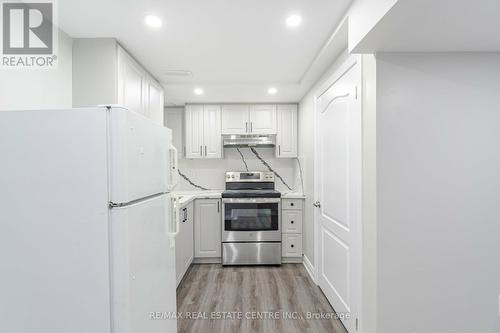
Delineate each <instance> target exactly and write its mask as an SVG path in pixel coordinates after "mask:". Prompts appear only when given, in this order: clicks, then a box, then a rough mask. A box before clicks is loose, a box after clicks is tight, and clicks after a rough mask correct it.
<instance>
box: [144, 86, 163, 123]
mask: <svg viewBox="0 0 500 333" xmlns="http://www.w3.org/2000/svg"><path fill="white" fill-rule="evenodd" d="M146 93H147V96H146V97H147V98H146V112H145V114H146V116H147V117H149V118H151V119H153V120H154V121H155V122H157V123H158V124H160V125H163V89H162V87H161V86H160V85H159V84H157V83H156V82H154V81H153V79H152V78H148V81H147V91H146Z"/></svg>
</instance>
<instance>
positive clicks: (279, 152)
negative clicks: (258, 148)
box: [278, 145, 281, 156]
mask: <svg viewBox="0 0 500 333" xmlns="http://www.w3.org/2000/svg"><path fill="white" fill-rule="evenodd" d="M278 156H281V145H278Z"/></svg>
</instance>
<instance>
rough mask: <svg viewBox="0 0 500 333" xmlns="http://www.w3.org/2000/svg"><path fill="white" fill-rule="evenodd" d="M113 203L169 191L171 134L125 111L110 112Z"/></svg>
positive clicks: (133, 113)
mask: <svg viewBox="0 0 500 333" xmlns="http://www.w3.org/2000/svg"><path fill="white" fill-rule="evenodd" d="M108 122H109V126H108V127H109V136H110V139H109V151H110V161H109V169H110V183H111V184H110V187H111V188H110V192H111V195H110V197H111V198H110V201H112V202H114V203H126V202H130V201H133V200H137V199H140V198H144V197H147V196H150V195H153V194H157V193H164V192H167V191H168V187H167V169H168V167H169V164H170V162H169V156H170V152H169V150H170V149H171V142H170V141H171V139H170V135H169V130H168V129H167V128H166V127H163V126H161V125H159V124H157V123H155V122H153V121H151V119H148V118H146V117H144V116H142V115H140V114H138V113H135V112H132V111H129V110H127V109H122V108H112V109H111V111H110V112H109V120H108Z"/></svg>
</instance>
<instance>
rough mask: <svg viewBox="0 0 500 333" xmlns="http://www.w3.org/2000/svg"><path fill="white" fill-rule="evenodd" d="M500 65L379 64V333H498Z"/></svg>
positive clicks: (448, 59) (423, 60)
mask: <svg viewBox="0 0 500 333" xmlns="http://www.w3.org/2000/svg"><path fill="white" fill-rule="evenodd" d="M499 92H500V54H498V53H497V54H493V53H492V54H449V53H448V54H379V55H377V234H378V247H377V255H378V263H377V271H378V272H377V281H378V282H377V286H378V287H377V298H378V301H377V311H378V319H379V320H378V322H377V326H378V329H377V332H379V333H400V332H457V333H468V332H481V333H497V332H498V330H499V328H500V317H499V315H498V309H499V304H498V302H499V300H498V297H499V296H498V295H500V264H499V263H500V261H499V260H500V241H499V235H500V194H499V189H500V172H499V170H500V153H499V152H500V94H499Z"/></svg>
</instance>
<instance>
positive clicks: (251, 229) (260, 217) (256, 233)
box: [222, 198, 281, 242]
mask: <svg viewBox="0 0 500 333" xmlns="http://www.w3.org/2000/svg"><path fill="white" fill-rule="evenodd" d="M222 241H223V242H261V241H264V242H280V241H281V199H280V198H255V199H251V198H244V199H240V198H238V199H236V198H224V199H222Z"/></svg>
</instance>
